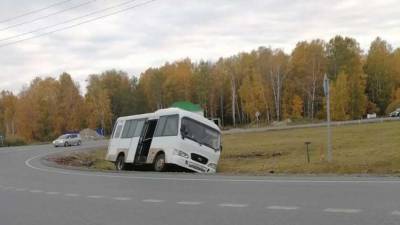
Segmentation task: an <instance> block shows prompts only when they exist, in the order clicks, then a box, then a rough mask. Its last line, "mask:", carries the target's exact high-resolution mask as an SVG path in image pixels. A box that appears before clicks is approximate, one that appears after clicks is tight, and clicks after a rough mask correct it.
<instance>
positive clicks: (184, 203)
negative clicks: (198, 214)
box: [176, 201, 203, 205]
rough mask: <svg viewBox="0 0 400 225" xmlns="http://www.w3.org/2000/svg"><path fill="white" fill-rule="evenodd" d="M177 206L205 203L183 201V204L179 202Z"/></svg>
mask: <svg viewBox="0 0 400 225" xmlns="http://www.w3.org/2000/svg"><path fill="white" fill-rule="evenodd" d="M176 204H179V205H201V204H203V202H187V201H182V202H177V203H176Z"/></svg>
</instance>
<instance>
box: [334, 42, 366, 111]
mask: <svg viewBox="0 0 400 225" xmlns="http://www.w3.org/2000/svg"><path fill="white" fill-rule="evenodd" d="M327 51H328V52H327V53H328V75H329V77H330V78H331V79H332V80H333V81H334V80H336V78H337V77H338V75H339V74H340V73H342V72H343V73H345V74H346V75H347V76H348V79H347V80H348V84H347V85H348V87H347V89H348V90H349V95H350V100H349V101H350V106H349V107H350V108H349V115H350V118H352V119H359V118H362V116H363V115H364V113H365V111H366V106H367V96H366V95H365V86H366V81H365V76H364V73H363V69H362V60H361V49H360V47H359V44H358V43H357V41H356V40H355V39H353V38H348V37H345V38H343V37H341V36H336V37H334V38H333V39H331V40H330V41H329V43H328V45H327Z"/></svg>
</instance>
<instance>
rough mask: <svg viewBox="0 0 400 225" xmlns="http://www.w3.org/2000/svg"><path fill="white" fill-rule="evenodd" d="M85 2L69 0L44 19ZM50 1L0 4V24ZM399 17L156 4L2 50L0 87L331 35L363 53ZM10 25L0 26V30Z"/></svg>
mask: <svg viewBox="0 0 400 225" xmlns="http://www.w3.org/2000/svg"><path fill="white" fill-rule="evenodd" d="M84 1H85V0H72V1H70V2H69V3H68V4H65V5H61V6H59V7H58V8H56V9H51V10H47V11H46V12H43V14H46V13H51V12H55V11H58V10H60V9H62V8H66V7H71V6H72V5H75V4H80V3H82V2H84ZM123 1H124V0H118V1H116V0H97V1H96V3H93V4H90V5H87V6H85V7H82V8H80V9H79V10H73V11H70V12H67V13H64V14H60V15H58V16H57V17H51V18H47V19H45V20H42V21H37V22H35V23H32V24H29V25H26V26H21V27H17V28H15V29H11V30H7V31H2V32H0V39H2V38H6V37H9V36H12V35H16V34H19V33H22V32H26V31H29V30H32V29H37V28H40V27H43V26H48V25H51V24H55V23H59V22H61V21H64V20H67V19H70V18H73V17H76V16H81V15H84V14H87V13H88V12H92V11H95V10H99V9H102V8H105V7H107V6H111V5H114V4H117V3H119V2H123ZM137 1H139V0H137ZM140 1H144V0H140ZM51 3H54V0H35V1H28V0H14V1H1V2H0V15H1V18H0V20H2V18H8V17H11V16H13V15H17V14H19V13H22V12H24V11H26V10H32V9H37V8H40V7H43V6H46V5H49V4H51ZM399 14H400V7H398V6H397V1H394V0H391V1H378V0H376V1H368V2H366V1H362V0H351V1H349V0H342V1H330V0H311V1H303V0H283V1H282V0H281V1H278V0H248V1H240V0H218V1H215V0H202V1H193V0H191V1H188V0H158V1H155V2H153V3H151V4H149V5H146V6H143V7H140V8H137V9H134V10H132V11H128V12H125V13H121V14H118V15H116V16H112V17H109V18H106V19H103V20H99V21H96V22H93V23H90V24H85V25H82V26H79V27H76V28H73V29H70V30H65V31H62V32H58V33H55V34H53V35H50V36H44V37H41V38H38V39H32V40H29V41H26V42H22V43H19V44H16V45H12V46H8V47H3V48H0V64H1V68H2V70H1V73H0V89H10V90H13V91H19V90H21V87H22V86H23V85H24V84H25V85H27V84H29V82H30V81H31V79H32V78H33V77H35V76H53V77H57V76H58V75H59V74H61V73H62V72H64V71H66V72H68V73H70V74H71V75H72V76H73V77H74V79H76V80H77V81H79V82H80V84H81V86H82V88H84V86H85V82H84V81H85V79H86V78H87V75H88V74H91V73H100V72H102V71H104V70H106V69H111V68H116V69H121V70H125V71H128V72H129V73H130V74H131V75H138V74H140V72H142V71H143V70H145V69H146V68H148V67H151V66H159V65H161V64H163V63H164V62H165V61H174V60H177V59H181V58H184V57H190V58H192V59H194V60H199V59H211V60H215V59H217V58H218V57H220V56H229V55H232V54H235V53H237V52H239V51H249V50H251V49H255V48H257V47H259V46H271V47H273V48H282V49H284V50H285V51H286V52H290V51H291V50H292V49H293V47H294V46H295V44H296V43H297V42H298V41H301V40H311V39H315V38H322V39H324V40H329V39H330V38H332V37H333V36H334V35H337V34H340V35H344V36H351V37H354V38H356V39H357V40H358V41H359V42H360V46H361V47H362V48H363V49H364V50H365V51H367V49H368V47H369V44H370V42H371V41H372V40H373V39H375V37H376V36H381V37H382V38H384V39H385V40H387V41H388V42H389V43H391V44H392V45H393V47H399V46H400V40H399V38H398V37H399V36H398V35H399V33H400V20H399V19H398V15H399ZM35 16H37V15H32V16H31V17H29V18H34V17H35ZM29 18H28V19H29ZM25 19H26V18H25ZM25 19H22V18H21V20H20V21H24V20H25ZM15 22H17V21H14V22H10V23H8V24H0V29H1V27H5V26H7V25H10V24H13V23H15ZM1 43H3V42H0V44H1Z"/></svg>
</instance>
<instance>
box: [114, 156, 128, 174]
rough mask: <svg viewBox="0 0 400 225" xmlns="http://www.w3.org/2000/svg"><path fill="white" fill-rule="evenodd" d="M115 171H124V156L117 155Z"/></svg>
mask: <svg viewBox="0 0 400 225" xmlns="http://www.w3.org/2000/svg"><path fill="white" fill-rule="evenodd" d="M115 169H116V170H118V171H121V170H125V169H126V164H125V156H124V154H119V155H118V157H117V160H115Z"/></svg>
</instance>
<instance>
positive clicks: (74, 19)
mask: <svg viewBox="0 0 400 225" xmlns="http://www.w3.org/2000/svg"><path fill="white" fill-rule="evenodd" d="M134 1H137V0H128V1H124V2H121V3H119V4H116V5H113V6H110V7H107V8H104V9H100V10H97V11H94V12H91V13H88V14H85V15H83V16H78V17H74V18H72V19H69V20H65V21H63V22H60V23H56V24H53V25H49V26H44V27H41V28H38V29H35V30H30V31H28V32H24V33H20V34H17V35H14V36H9V37H6V38H2V39H0V42H2V41H7V40H11V39H15V38H18V37H22V36H25V35H27V34H32V33H36V32H38V31H42V30H47V29H49V28H52V27H57V26H60V25H63V24H68V23H70V22H73V21H76V20H80V19H83V18H86V17H90V16H93V15H96V14H99V13H102V12H105V11H108V10H110V9H114V8H118V7H121V6H124V5H127V4H129V3H132V2H134Z"/></svg>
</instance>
